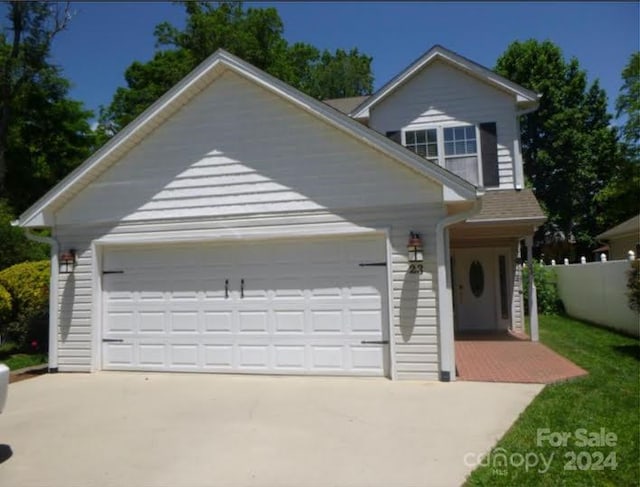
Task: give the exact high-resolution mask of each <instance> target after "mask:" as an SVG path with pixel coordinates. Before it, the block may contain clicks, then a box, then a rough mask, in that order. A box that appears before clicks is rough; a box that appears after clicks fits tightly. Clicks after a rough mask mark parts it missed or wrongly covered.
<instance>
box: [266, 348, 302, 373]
mask: <svg viewBox="0 0 640 487" xmlns="http://www.w3.org/2000/svg"><path fill="white" fill-rule="evenodd" d="M273 351H274V362H275V363H274V366H275V367H276V368H279V369H288V370H296V371H303V370H304V369H305V358H306V353H305V346H304V345H297V346H291V345H274V346H273Z"/></svg>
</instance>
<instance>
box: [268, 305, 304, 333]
mask: <svg viewBox="0 0 640 487" xmlns="http://www.w3.org/2000/svg"><path fill="white" fill-rule="evenodd" d="M274 321H275V331H276V332H287V333H299V334H301V333H304V331H305V316H304V311H283V310H275V311H274Z"/></svg>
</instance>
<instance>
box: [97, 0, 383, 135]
mask: <svg viewBox="0 0 640 487" xmlns="http://www.w3.org/2000/svg"><path fill="white" fill-rule="evenodd" d="M178 3H181V4H182V5H183V6H184V8H185V9H186V13H187V21H186V26H185V27H184V29H182V30H180V29H178V28H177V27H175V26H173V25H171V24H170V23H168V22H163V23H161V24H159V25H158V26H156V28H155V31H154V35H155V38H156V44H157V47H158V51H157V52H156V53H155V55H154V57H153V59H152V60H151V61H149V62H147V63H140V62H134V63H133V64H132V65H131V66H129V68H127V70H126V72H125V81H126V83H127V86H126V87H121V88H118V90H117V91H116V93H115V95H114V97H113V100H112V102H111V104H110V105H109V106H108V107H107V108H104V109H102V110H101V115H100V122H101V123H100V125H101V128H100V130H102V131H103V133H105V134H107V135H110V134H113V133H115V132H117V131H118V130H120V129H121V128H122V127H124V126H125V125H126V124H127V123H129V122H131V120H133V119H134V118H135V117H136V116H138V115H139V114H140V113H141V112H142V111H143V110H144V109H145V108H146V107H148V106H149V105H151V103H153V102H154V101H155V100H156V99H158V98H159V97H160V96H162V94H164V93H165V92H166V91H167V90H168V89H169V88H171V87H172V86H173V85H175V84H176V83H177V82H178V81H179V80H180V79H181V78H183V77H184V76H185V75H186V74H187V73H189V71H191V70H192V69H193V68H195V67H196V66H197V65H198V64H199V63H200V62H202V61H203V60H204V59H206V58H207V57H208V56H209V55H211V54H212V53H213V52H215V51H216V50H217V49H219V48H224V49H226V50H227V51H229V52H231V53H232V54H235V55H236V56H238V57H240V58H242V59H244V60H245V61H247V62H249V63H251V64H253V65H254V66H257V67H258V68H260V69H263V70H265V71H267V72H268V73H269V74H272V75H273V76H275V77H277V78H279V79H281V80H283V81H285V82H287V83H289V84H291V85H292V86H294V87H296V88H298V89H300V90H302V91H304V92H305V93H307V94H309V95H311V96H313V97H316V98H334V97H335V98H337V97H343V96H356V95H363V94H368V93H370V92H371V91H372V88H373V76H372V74H371V58H370V57H368V56H366V55H364V54H362V53H360V52H359V51H358V50H357V49H352V50H350V51H348V52H347V51H344V50H342V49H337V50H336V51H335V53H331V52H329V51H326V50H325V51H324V52H320V51H319V50H318V49H317V48H315V47H313V46H311V45H309V44H304V43H295V44H289V43H288V42H287V41H286V40H285V38H284V26H283V23H282V19H281V18H280V16H279V15H278V12H277V10H276V9H275V8H248V9H245V8H244V7H243V5H242V3H241V2H226V1H223V2H217V3H211V2H202V1H191V2H178Z"/></svg>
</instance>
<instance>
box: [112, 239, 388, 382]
mask: <svg viewBox="0 0 640 487" xmlns="http://www.w3.org/2000/svg"><path fill="white" fill-rule="evenodd" d="M385 256H386V251H385V242H384V239H382V238H379V237H376V238H371V237H367V238H362V237H359V238H342V239H340V240H336V239H317V240H312V241H305V240H297V241H263V242H260V243H252V244H233V245H229V244H227V245H213V244H199V245H197V246H196V245H188V246H186V245H182V246H151V245H148V246H145V247H117V248H107V249H105V252H104V256H103V269H104V274H103V294H104V301H103V335H102V338H103V340H102V341H103V345H102V362H103V368H104V369H107V370H162V371H194V372H248V373H276V374H314V373H315V374H348V375H385V374H386V368H387V362H388V345H387V344H386V342H387V340H388V333H387V326H386V325H383V323H386V319H384V317H385V316H386V305H387V303H386V301H387V300H386V299H385V298H384V297H385V296H386V267H384V266H383V265H364V266H362V265H360V264H363V263H364V264H383V263H384V261H385Z"/></svg>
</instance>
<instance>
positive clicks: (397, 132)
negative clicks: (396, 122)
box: [385, 130, 402, 144]
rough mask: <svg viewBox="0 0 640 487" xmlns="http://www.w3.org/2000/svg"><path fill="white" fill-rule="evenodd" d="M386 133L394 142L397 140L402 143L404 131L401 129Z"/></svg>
mask: <svg viewBox="0 0 640 487" xmlns="http://www.w3.org/2000/svg"><path fill="white" fill-rule="evenodd" d="M385 135H386V136H387V137H389V138H390V139H391V140H393V141H394V142H397V143H398V144H402V132H401V131H400V130H394V131H392V132H387V133H386V134H385Z"/></svg>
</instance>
